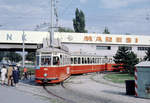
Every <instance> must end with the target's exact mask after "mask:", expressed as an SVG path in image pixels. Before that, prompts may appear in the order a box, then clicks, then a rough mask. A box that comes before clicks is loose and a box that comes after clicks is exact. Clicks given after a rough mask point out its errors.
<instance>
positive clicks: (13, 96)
mask: <svg viewBox="0 0 150 103" xmlns="http://www.w3.org/2000/svg"><path fill="white" fill-rule="evenodd" d="M0 103H50V101H48V100H46V99H45V98H42V97H41V98H40V97H38V96H35V95H32V94H29V93H24V92H21V91H18V90H17V89H16V88H15V87H7V86H0Z"/></svg>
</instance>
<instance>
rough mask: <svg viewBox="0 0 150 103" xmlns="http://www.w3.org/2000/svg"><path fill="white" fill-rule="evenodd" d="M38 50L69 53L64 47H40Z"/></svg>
mask: <svg viewBox="0 0 150 103" xmlns="http://www.w3.org/2000/svg"><path fill="white" fill-rule="evenodd" d="M37 52H43V53H44V52H57V53H65V54H66V53H67V54H68V53H69V52H67V51H64V50H63V49H59V48H41V49H38V50H37Z"/></svg>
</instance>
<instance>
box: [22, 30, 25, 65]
mask: <svg viewBox="0 0 150 103" xmlns="http://www.w3.org/2000/svg"><path fill="white" fill-rule="evenodd" d="M24 61H25V34H24V30H23V35H22V67H23V68H24V66H25V65H24V64H25V63H24Z"/></svg>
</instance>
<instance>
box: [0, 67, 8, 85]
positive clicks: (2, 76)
mask: <svg viewBox="0 0 150 103" xmlns="http://www.w3.org/2000/svg"><path fill="white" fill-rule="evenodd" d="M6 73H7V69H6V66H5V65H3V67H2V69H1V80H2V83H1V84H2V85H4V83H5V79H6Z"/></svg>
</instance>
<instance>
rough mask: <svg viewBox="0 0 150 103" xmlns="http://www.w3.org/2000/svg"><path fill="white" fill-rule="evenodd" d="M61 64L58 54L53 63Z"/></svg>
mask: <svg viewBox="0 0 150 103" xmlns="http://www.w3.org/2000/svg"><path fill="white" fill-rule="evenodd" d="M59 64H60V60H59V57H58V56H54V57H53V65H59Z"/></svg>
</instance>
